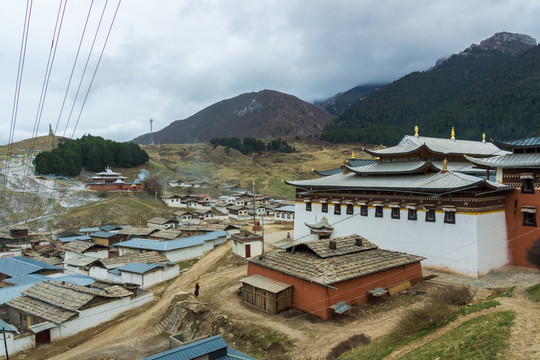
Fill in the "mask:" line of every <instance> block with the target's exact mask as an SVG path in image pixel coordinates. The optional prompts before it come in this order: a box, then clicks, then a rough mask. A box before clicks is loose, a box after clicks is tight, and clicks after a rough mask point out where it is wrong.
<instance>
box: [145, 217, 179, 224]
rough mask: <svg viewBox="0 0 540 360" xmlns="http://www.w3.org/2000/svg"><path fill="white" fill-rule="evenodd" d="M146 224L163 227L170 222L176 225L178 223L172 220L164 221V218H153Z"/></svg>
mask: <svg viewBox="0 0 540 360" xmlns="http://www.w3.org/2000/svg"><path fill="white" fill-rule="evenodd" d="M148 222H149V223H152V224H159V225H165V224H167V223H171V222H175V223H177V222H178V221H176V220H172V219H165V218H161V217H154V218H151V219H150V220H148Z"/></svg>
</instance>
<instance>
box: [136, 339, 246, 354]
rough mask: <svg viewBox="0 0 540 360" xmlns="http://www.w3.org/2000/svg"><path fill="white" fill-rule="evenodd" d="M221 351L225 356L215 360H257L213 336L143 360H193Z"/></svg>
mask: <svg viewBox="0 0 540 360" xmlns="http://www.w3.org/2000/svg"><path fill="white" fill-rule="evenodd" d="M219 350H223V355H222V356H216V357H213V359H214V360H228V359H229V358H231V359H237V360H255V359H254V358H252V357H250V356H248V355H246V354H243V353H241V352H239V351H237V350H234V349H232V348H230V347H229V345H228V344H227V342H226V341H225V340H223V338H222V337H221V335H216V336H212V337H209V338H207V339H203V340H199V341H196V342H194V343H191V344H188V345H184V346H181V347H179V348H176V349H172V350H169V351H165V352H163V353H161V354H157V355H154V356H149V357H147V358H144V359H143V360H157V359H159V360H192V359H196V358H199V357H201V356H204V355H207V354H210V353H215V352H216V351H219Z"/></svg>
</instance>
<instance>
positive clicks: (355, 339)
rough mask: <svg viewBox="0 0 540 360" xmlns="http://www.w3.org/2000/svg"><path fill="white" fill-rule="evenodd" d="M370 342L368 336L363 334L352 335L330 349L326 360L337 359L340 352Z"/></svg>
mask: <svg viewBox="0 0 540 360" xmlns="http://www.w3.org/2000/svg"><path fill="white" fill-rule="evenodd" d="M370 342H371V339H370V338H369V336H366V335H364V334H359V335H353V336H351V337H350V338H348V339H347V340H344V341H342V342H340V343H338V344H337V345H336V346H334V347H333V348H332V350H330V353H329V354H328V356H326V359H327V360H332V359H337V358H338V357H339V356H340V355H341V354H343V353H345V352H347V351H350V350H352V349H354V348H355V347H358V346H361V345H367V344H369V343H370Z"/></svg>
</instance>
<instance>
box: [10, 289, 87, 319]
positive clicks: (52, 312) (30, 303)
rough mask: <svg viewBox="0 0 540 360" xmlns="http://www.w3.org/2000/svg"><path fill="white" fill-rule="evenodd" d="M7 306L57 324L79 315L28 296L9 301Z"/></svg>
mask: <svg viewBox="0 0 540 360" xmlns="http://www.w3.org/2000/svg"><path fill="white" fill-rule="evenodd" d="M6 304H7V305H9V306H11V307H12V308H15V309H17V310H20V311H23V312H25V313H27V314H31V315H34V316H37V317H40V318H42V319H45V320H47V321H51V322H53V323H55V324H61V323H63V322H66V321H68V320H69V319H71V318H72V317H74V316H76V315H77V312H75V311H71V310H66V309H60V308H58V307H56V306H51V304H48V303H46V302H44V301H40V300H37V299H33V298H31V297H28V296H19V297H17V298H15V299H12V300H10V301H8V302H7V303H6Z"/></svg>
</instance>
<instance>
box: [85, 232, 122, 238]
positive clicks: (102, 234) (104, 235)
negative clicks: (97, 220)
mask: <svg viewBox="0 0 540 360" xmlns="http://www.w3.org/2000/svg"><path fill="white" fill-rule="evenodd" d="M90 236H91V237H99V238H104V239H108V238H111V237H113V236H118V234H117V233H113V232H108V231H96V232H95V233H92V234H90Z"/></svg>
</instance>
